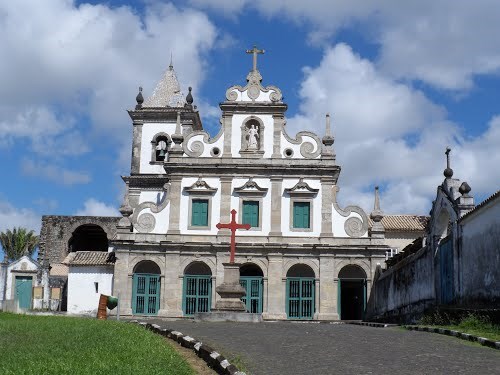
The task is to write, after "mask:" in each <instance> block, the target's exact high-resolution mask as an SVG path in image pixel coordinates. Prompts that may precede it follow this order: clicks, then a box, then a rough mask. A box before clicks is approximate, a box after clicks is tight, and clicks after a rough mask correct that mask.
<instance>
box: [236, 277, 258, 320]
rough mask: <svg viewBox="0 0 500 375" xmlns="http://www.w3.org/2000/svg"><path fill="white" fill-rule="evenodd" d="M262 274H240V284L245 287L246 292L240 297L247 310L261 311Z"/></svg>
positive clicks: (250, 311) (255, 312)
mask: <svg viewBox="0 0 500 375" xmlns="http://www.w3.org/2000/svg"><path fill="white" fill-rule="evenodd" d="M262 281H263V278H262V276H241V277H240V284H241V286H242V287H243V288H245V290H246V292H247V294H246V295H245V296H244V297H242V298H241V300H242V301H243V303H244V304H245V306H246V308H247V312H249V313H254V314H260V313H262V284H263V282H262Z"/></svg>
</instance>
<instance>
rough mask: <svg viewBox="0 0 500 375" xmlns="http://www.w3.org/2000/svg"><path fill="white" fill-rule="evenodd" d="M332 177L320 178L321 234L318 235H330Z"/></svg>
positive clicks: (331, 231)
mask: <svg viewBox="0 0 500 375" xmlns="http://www.w3.org/2000/svg"><path fill="white" fill-rule="evenodd" d="M333 182H334V181H333V178H322V179H321V234H320V237H332V236H333V230H332V207H333V202H332V188H333Z"/></svg>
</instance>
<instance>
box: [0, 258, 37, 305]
mask: <svg viewBox="0 0 500 375" xmlns="http://www.w3.org/2000/svg"><path fill="white" fill-rule="evenodd" d="M3 267H4V272H3V275H2V276H3V280H2V281H1V282H2V284H3V285H4V287H3V288H2V289H4V290H3V293H2V298H3V299H4V301H3V303H2V308H3V309H4V310H9V311H12V310H13V311H17V310H18V308H19V309H20V310H28V309H31V308H33V307H36V306H35V305H34V303H33V287H35V286H38V284H39V280H38V277H37V276H38V271H39V269H40V265H39V264H38V262H36V261H35V260H33V259H31V258H30V257H29V256H27V255H24V256H22V257H21V258H19V259H18V260H16V261H14V262H12V263H10V264H9V265H4V266H3Z"/></svg>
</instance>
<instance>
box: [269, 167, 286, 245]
mask: <svg viewBox="0 0 500 375" xmlns="http://www.w3.org/2000/svg"><path fill="white" fill-rule="evenodd" d="M282 190H283V178H272V177H271V232H269V235H270V236H281V201H282V197H281V195H282V193H283V191H282Z"/></svg>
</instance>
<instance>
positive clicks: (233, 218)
mask: <svg viewBox="0 0 500 375" xmlns="http://www.w3.org/2000/svg"><path fill="white" fill-rule="evenodd" d="M216 227H217V229H223V228H225V229H229V230H230V231H231V256H230V257H229V263H234V253H235V252H236V230H237V229H246V230H249V229H250V224H238V223H237V222H236V210H235V209H233V210H232V211H231V222H230V223H229V224H221V223H218V224H217V225H216Z"/></svg>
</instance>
